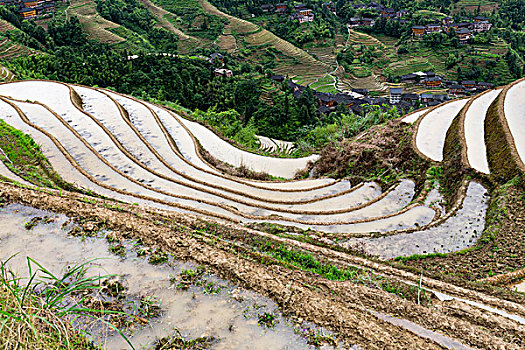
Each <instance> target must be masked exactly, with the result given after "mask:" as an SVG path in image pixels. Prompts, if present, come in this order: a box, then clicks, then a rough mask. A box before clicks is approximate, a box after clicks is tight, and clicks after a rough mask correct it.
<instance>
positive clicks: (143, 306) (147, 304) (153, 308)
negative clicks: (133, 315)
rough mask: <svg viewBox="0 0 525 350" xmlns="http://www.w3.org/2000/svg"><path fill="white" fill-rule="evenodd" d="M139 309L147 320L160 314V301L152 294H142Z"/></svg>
mask: <svg viewBox="0 0 525 350" xmlns="http://www.w3.org/2000/svg"><path fill="white" fill-rule="evenodd" d="M137 311H138V313H139V314H140V315H143V316H144V317H145V318H146V320H149V319H151V318H154V317H158V316H160V312H161V307H160V302H159V301H158V300H157V299H155V298H153V297H150V296H141V297H140V298H139V303H138V306H137Z"/></svg>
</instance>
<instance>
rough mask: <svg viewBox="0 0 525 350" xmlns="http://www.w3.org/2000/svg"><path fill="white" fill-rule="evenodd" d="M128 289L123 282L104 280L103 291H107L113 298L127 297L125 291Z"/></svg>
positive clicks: (101, 290)
mask: <svg viewBox="0 0 525 350" xmlns="http://www.w3.org/2000/svg"><path fill="white" fill-rule="evenodd" d="M126 290H127V288H126V287H124V285H123V284H122V283H120V282H119V281H116V280H107V279H106V280H104V281H102V288H101V289H100V292H101V293H105V294H107V295H109V296H112V297H113V298H117V299H123V298H125V294H124V292H125V291H126Z"/></svg>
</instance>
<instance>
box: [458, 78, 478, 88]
mask: <svg viewBox="0 0 525 350" xmlns="http://www.w3.org/2000/svg"><path fill="white" fill-rule="evenodd" d="M461 85H463V86H464V87H465V89H466V90H474V89H475V88H476V82H475V81H474V80H463V81H462V82H461Z"/></svg>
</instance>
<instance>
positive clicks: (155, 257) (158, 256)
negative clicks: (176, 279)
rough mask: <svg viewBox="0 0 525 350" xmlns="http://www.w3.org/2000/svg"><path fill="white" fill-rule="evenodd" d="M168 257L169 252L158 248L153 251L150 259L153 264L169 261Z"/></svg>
mask: <svg viewBox="0 0 525 350" xmlns="http://www.w3.org/2000/svg"><path fill="white" fill-rule="evenodd" d="M168 259H169V254H168V253H167V252H165V251H162V250H160V249H157V250H155V251H154V252H152V253H151V255H150V256H149V259H148V261H149V263H150V264H152V265H160V264H164V263H166V262H168Z"/></svg>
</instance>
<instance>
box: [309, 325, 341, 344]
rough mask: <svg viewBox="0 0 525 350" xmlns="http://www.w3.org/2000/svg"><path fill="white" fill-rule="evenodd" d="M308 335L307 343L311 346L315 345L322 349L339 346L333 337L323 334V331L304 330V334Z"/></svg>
mask: <svg viewBox="0 0 525 350" xmlns="http://www.w3.org/2000/svg"><path fill="white" fill-rule="evenodd" d="M304 333H306V335H305V338H306V342H307V343H308V344H309V345H313V346H315V347H320V346H322V345H325V344H327V345H330V346H333V347H336V346H337V342H336V340H335V338H334V336H332V335H326V334H324V333H323V332H322V330H318V331H316V330H312V329H310V328H307V329H303V334H304Z"/></svg>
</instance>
